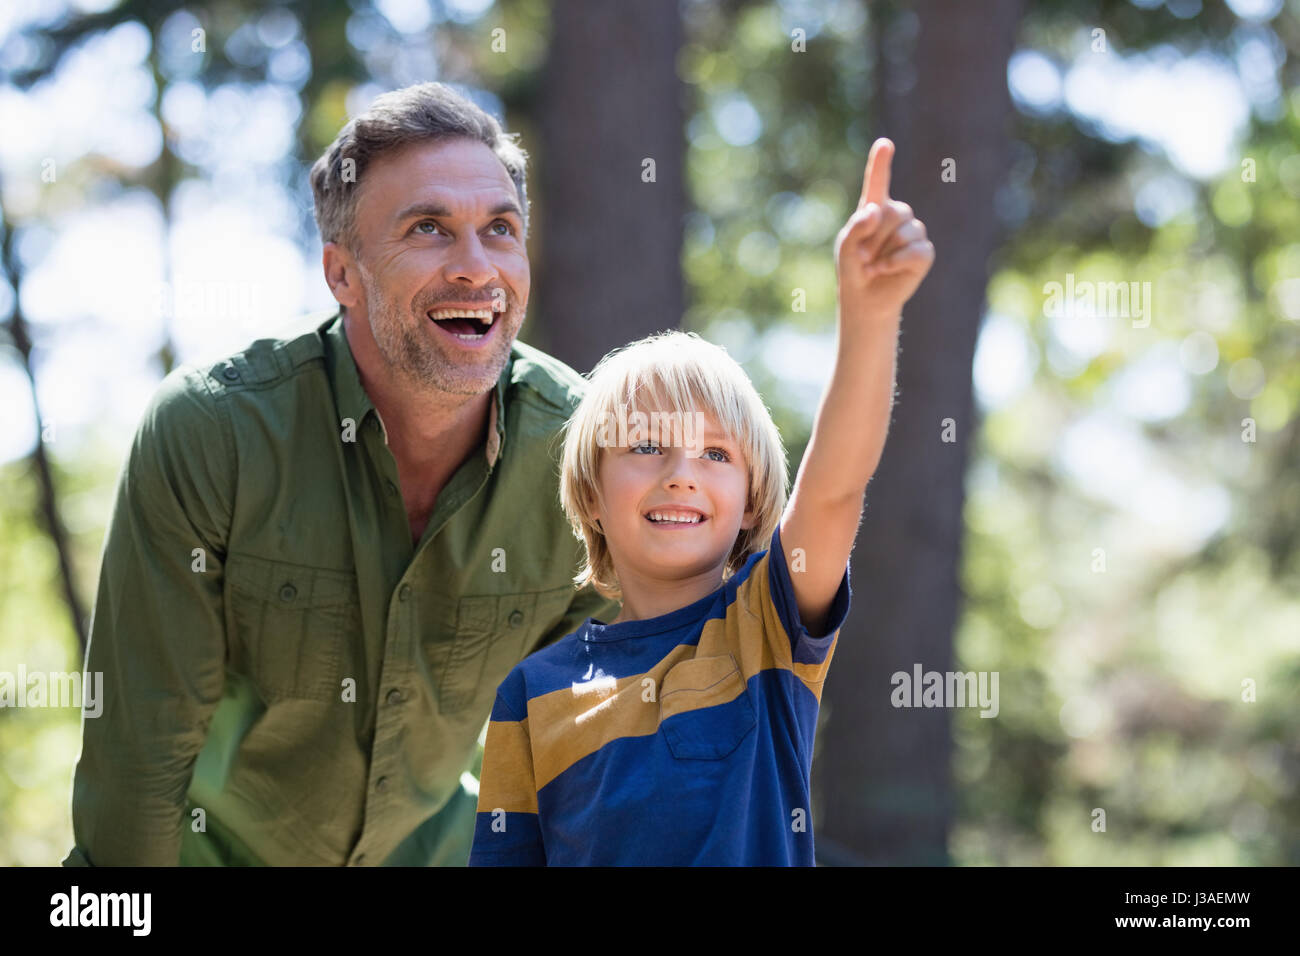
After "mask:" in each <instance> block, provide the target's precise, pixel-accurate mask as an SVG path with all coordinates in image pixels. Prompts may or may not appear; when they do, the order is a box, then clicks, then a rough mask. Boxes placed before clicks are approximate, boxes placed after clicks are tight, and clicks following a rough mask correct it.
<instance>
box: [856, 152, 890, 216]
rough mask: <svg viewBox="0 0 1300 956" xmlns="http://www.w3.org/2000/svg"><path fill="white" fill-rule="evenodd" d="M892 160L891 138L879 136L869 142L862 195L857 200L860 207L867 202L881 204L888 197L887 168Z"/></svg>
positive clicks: (888, 168)
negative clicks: (869, 151) (869, 149)
mask: <svg viewBox="0 0 1300 956" xmlns="http://www.w3.org/2000/svg"><path fill="white" fill-rule="evenodd" d="M893 160H894V143H893V140H890V139H886V138H885V137H883V136H882V137H880V139H878V140H876V141H875V142H874V143H872V144H871V153H870V155H868V157H867V169H866V172H865V173H863V175H862V196H861V198H860V199H859V200H858V208H859V209H861V208H862V207H863V206H865V205H866V204H867V203H872V202H873V203H875V204H876V205H877V206H883V205H884V204H885V202H886V201H888V199H889V170H890V165H891V164H892V162H893Z"/></svg>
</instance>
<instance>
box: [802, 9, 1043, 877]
mask: <svg viewBox="0 0 1300 956" xmlns="http://www.w3.org/2000/svg"><path fill="white" fill-rule="evenodd" d="M877 9H878V8H877ZM1020 16H1021V0H988V2H984V3H952V2H950V0H916V2H914V3H913V4H911V7H910V9H908V10H903V9H900V10H899V12H897V13H896V14H895V18H894V20H893V22H892V23H887V24H880V23H874V24H872V25H871V27H870V29H872V30H873V31H878V30H881V29H890V32H891V37H890V38H889V42H885V43H875V44H873V45H874V47H875V49H877V50H878V51H880V52H881V53H882V54H883V55H882V57H881V59H880V60H879V62H878V63H877V65H876V66H877V70H878V74H877V77H878V82H877V88H878V91H879V95H878V97H877V102H878V103H879V104H880V113H881V115H880V116H878V118H877V122H876V124H875V128H874V129H873V130H872V136H871V138H872V139H875V138H876V137H877V136H888V137H889V138H890V139H892V140H893V141H894V143H895V144H896V146H897V152H896V158H895V160H894V164H893V178H892V185H891V188H890V193H891V196H892V197H893V198H895V199H901V200H903V201H904V202H907V203H908V204H910V205H911V206H912V207H913V210H914V211H915V214H916V216H917V218H918V219H920V220H921V221H922V222H924V223H925V225H926V228H927V230H928V233H929V236H930V239H931V241H933V243H934V245H935V250H936V252H935V262H934V266H933V268H932V269H931V272H930V275H929V276H928V277H927V279H926V281H925V282H924V283H922V285H921V288H920V290H919V291H918V293H917V295H916V296H915V297H914V298H913V299H912V300H911V301H910V302H909V303H908V305H907V306H906V307H905V308H904V310H903V324H902V336H901V351H900V355H899V360H898V393H897V398H896V404H895V408H894V414H893V421H892V424H891V427H890V435H889V440H888V442H887V445H886V448H885V453H884V458H883V460H882V462H881V465H880V468H879V470H878V471H877V473H876V476H875V478H874V479H873V480H872V482H871V485H870V487H869V489H868V494H867V511H866V515H865V517H864V519H863V522H862V525H861V527H860V529H859V534H858V540H857V545H856V548H855V550H854V553H853V559H852V564H851V567H852V581H853V591H854V594H853V611H852V613H851V615H850V618H849V621H848V623H847V624H846V625H845V626H844V628H843V630H842V632H841V634H840V637H839V641H838V644H837V647H836V651H835V664H834V667H833V668H832V669H831V672H830V676H829V678H828V679H827V682H826V689H825V694H824V697H823V714H824V720H825V724H824V726H823V729H822V734H821V749H820V752H819V754H818V756H817V762H816V764H815V765H814V774H815V779H816V781H817V783H816V784H815V786H814V793H815V794H818V804H819V807H818V809H819V811H820V812H819V814H818V821H817V827H818V829H817V833H818V847H819V857H820V858H821V860H822V862H826V863H872V864H919V865H933V864H945V863H947V862H948V849H947V843H948V830H949V826H950V821H951V817H952V787H951V780H950V772H949V763H950V756H951V751H952V744H951V732H950V722H951V718H952V715H951V714H950V713H949V712H948V711H947V710H945V709H943V708H935V709H924V708H921V709H916V708H895V707H894V706H893V705H892V704H891V693H892V691H893V690H894V687H893V685H892V684H891V680H890V677H891V675H892V674H894V673H895V672H898V671H902V672H905V673H906V674H908V675H909V678H910V676H911V674H912V668H913V665H914V664H916V663H919V664H921V665H922V669H923V670H924V671H932V670H933V671H940V672H943V671H948V670H951V669H952V667H953V664H952V661H953V633H954V627H955V624H956V621H957V614H958V608H959V602H958V590H959V581H958V577H957V572H958V568H959V565H960V558H961V543H962V527H963V526H962V502H963V484H964V479H965V471H966V460H967V450H968V444H969V441H970V438H971V436H972V435H973V434H974V432H975V429H976V427H977V423H976V421H975V420H974V411H975V410H974V401H973V395H972V384H971V364H972V360H973V357H974V352H975V340H976V334H977V331H978V328H979V323H980V317H981V314H982V311H983V304H984V293H985V286H986V284H987V280H988V263H989V257H990V255H991V254H992V253H993V252H994V250H995V249H996V248H997V246H998V244H999V243H1000V242H1001V238H1002V235H1001V233H1002V230H1001V228H1000V226H999V225H998V220H997V218H996V216H995V210H994V196H995V194H996V192H997V188H998V186H999V185H1000V184H1001V182H1002V180H1003V177H1004V175H1005V172H1006V169H1007V166H1008V163H1009V155H1010V148H1009V147H1010V122H1011V119H1012V111H1011V102H1010V96H1009V93H1008V90H1007V79H1006V72H1007V60H1008V58H1009V56H1010V54H1011V52H1012V50H1013V48H1014V43H1015V39H1016V33H1017V27H1018V24H1019V21H1020ZM908 17H914V18H915V19H914V20H912V21H911V23H910V26H911V27H913V28H914V29H909V22H908V20H907V19H906V18H908ZM898 18H903V19H901V20H900V19H898ZM912 37H914V39H915V48H914V50H913V51H912V53H911V55H910V56H908V55H906V51H900V50H899V46H898V44H897V43H896V42H894V41H895V39H896V38H897V39H899V40H900V42H902V43H904V44H905V43H907V42H908V40H909V39H910V38H912ZM862 159H863V163H864V165H865V161H866V157H865V156H863V157H862ZM945 159H952V160H954V161H955V163H956V170H955V171H956V181H955V182H944V181H943V180H942V179H941V174H942V171H943V163H944V160H945ZM857 189H858V184H856V183H855V184H854V191H855V192H856V190H857ZM945 419H952V420H953V422H954V424H955V438H956V440H955V441H952V442H945V441H943V440H942V429H943V422H944V420H945ZM968 666H970V667H971V668H972V669H980V666H979V662H978V661H974V662H969V664H968Z"/></svg>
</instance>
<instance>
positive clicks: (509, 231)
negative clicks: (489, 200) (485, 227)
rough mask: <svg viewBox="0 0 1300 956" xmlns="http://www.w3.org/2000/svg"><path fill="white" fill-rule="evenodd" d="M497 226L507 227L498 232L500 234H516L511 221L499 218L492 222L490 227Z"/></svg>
mask: <svg viewBox="0 0 1300 956" xmlns="http://www.w3.org/2000/svg"><path fill="white" fill-rule="evenodd" d="M497 226H501V227H503V228H504V229H505V232H498V233H497V235H498V236H513V235H514V234H515V227H514V226H512V225H510V223H508V222H506V221H505V220H504V219H498V220H497V221H496V222H494V223H492V225H491V226H490V227H489V228H492V229H495V228H496V227H497Z"/></svg>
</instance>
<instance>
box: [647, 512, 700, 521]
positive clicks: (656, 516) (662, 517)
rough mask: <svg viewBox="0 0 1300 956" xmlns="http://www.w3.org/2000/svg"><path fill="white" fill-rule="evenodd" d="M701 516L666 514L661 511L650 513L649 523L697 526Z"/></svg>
mask: <svg viewBox="0 0 1300 956" xmlns="http://www.w3.org/2000/svg"><path fill="white" fill-rule="evenodd" d="M700 518H701V515H683V514H667V513H665V512H661V511H652V512H650V520H651V521H676V522H679V523H681V524H699V522H700Z"/></svg>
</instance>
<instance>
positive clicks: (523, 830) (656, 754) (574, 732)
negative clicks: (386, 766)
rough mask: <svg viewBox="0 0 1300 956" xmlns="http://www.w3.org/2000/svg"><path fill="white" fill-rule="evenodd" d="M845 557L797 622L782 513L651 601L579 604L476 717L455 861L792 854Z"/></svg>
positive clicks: (619, 861)
mask: <svg viewBox="0 0 1300 956" xmlns="http://www.w3.org/2000/svg"><path fill="white" fill-rule="evenodd" d="M850 595H851V592H850V587H849V570H848V568H847V567H846V569H845V573H844V577H843V579H842V580H841V581H840V587H839V591H838V592H837V593H836V595H835V599H834V602H833V604H832V606H831V609H830V612H829V613H828V615H827V621H826V633H825V634H824V635H823V636H813V635H811V634H809V632H808V630H807V629H806V628H805V627H804V626H803V625H802V623H801V622H800V620H799V612H798V608H797V606H796V603H795V598H794V590H793V588H792V586H791V581H790V572H789V569H788V568H787V566H786V560H785V553H784V551H783V550H782V548H781V540H780V529H779V528H778V529H777V531H776V532H775V533H774V534H773V536H772V541H771V547H770V548H769V549H768V550H767V551H763V552H759V553H758V554H755V555H751V556H750V558H749V560H748V561H747V562H746V563H745V565H744V566H743V567H742V568H741V570H740V571H738V572H737V573H736V574H735V575H733V576H732V577H731V578H729V579H728V580H727V581H726V582H725V583H724V584H723V586H722V587H720V588H719V589H718V590H717V591H715V592H713V593H712V594H710V595H709V596H708V597H705V598H703V599H701V600H699V601H697V602H695V603H694V604H690V605H688V606H686V607H683V608H679V609H678V610H676V611H672V612H670V613H668V614H664V615H661V616H659V617H654V618H648V619H645V620H640V621H626V622H623V623H620V624H602V623H600V622H598V621H595V620H593V619H591V618H588V619H587V620H586V621H585V622H584V623H583V624H582V626H581V627H579V629H578V630H577V631H575V632H574V633H572V634H570V635H568V636H567V637H565V638H563V639H561V640H560V641H559V642H557V643H556V644H553V645H551V646H550V647H547V648H545V649H543V650H541V651H539V652H537V653H535V654H533V655H531V656H529V657H528V658H526V659H525V660H524V661H522V662H521V663H520V664H518V665H517V666H516V667H515V668H514V670H513V671H511V672H510V674H509V676H508V677H507V678H506V679H505V680H504V681H503V682H502V683H501V686H500V688H499V689H498V691H497V697H496V702H495V704H494V706H493V709H492V717H491V722H490V723H489V725H488V733H487V741H486V745H485V750H484V755H483V770H482V775H481V780H480V789H479V802H478V813H477V818H476V821H475V835H474V845H473V849H472V851H471V853H470V861H469V862H470V865H471V866H486V865H497V866H500V865H506V866H523V865H543V864H546V865H552V866H557V865H558V866H581V865H593V866H601V865H691V864H700V865H806V866H811V865H812V864H813V862H814V857H813V834H812V821H811V813H810V806H809V774H810V771H811V765H812V749H813V735H814V731H815V729H816V725H817V709H818V705H819V703H820V701H821V691H822V682H823V681H824V680H825V677H826V672H827V668H828V667H829V666H830V661H831V656H832V653H833V651H834V647H835V641H836V638H837V636H838V634H839V629H840V627H841V626H842V625H843V623H844V620H845V617H846V616H847V614H848V610H849V603H850Z"/></svg>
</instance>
